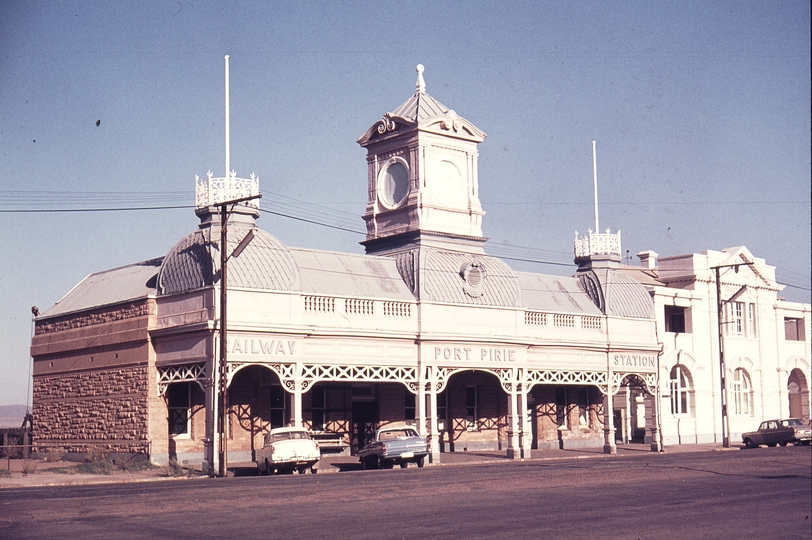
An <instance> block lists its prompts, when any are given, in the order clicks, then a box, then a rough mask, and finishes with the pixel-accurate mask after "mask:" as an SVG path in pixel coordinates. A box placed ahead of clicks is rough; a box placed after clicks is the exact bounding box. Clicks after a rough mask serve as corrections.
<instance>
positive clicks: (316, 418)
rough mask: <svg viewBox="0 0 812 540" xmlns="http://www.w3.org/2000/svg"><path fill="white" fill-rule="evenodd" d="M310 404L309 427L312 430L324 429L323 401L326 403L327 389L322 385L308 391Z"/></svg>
mask: <svg viewBox="0 0 812 540" xmlns="http://www.w3.org/2000/svg"><path fill="white" fill-rule="evenodd" d="M310 394H311V398H310V399H311V400H312V401H311V404H310V419H311V422H310V423H311V424H312V425H311V429H312V430H313V431H324V422H325V421H326V420H327V419H326V418H325V416H326V415H325V403H327V397H326V394H327V389H326V388H324V387H323V386H316V387H315V388H313V390H311V391H310Z"/></svg>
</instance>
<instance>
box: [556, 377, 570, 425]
mask: <svg viewBox="0 0 812 540" xmlns="http://www.w3.org/2000/svg"><path fill="white" fill-rule="evenodd" d="M555 423H556V424H558V427H560V428H566V427H568V425H567V389H566V388H563V387H561V386H559V387H557V388H556V389H555Z"/></svg>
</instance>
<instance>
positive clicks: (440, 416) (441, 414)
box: [437, 390, 448, 431]
mask: <svg viewBox="0 0 812 540" xmlns="http://www.w3.org/2000/svg"><path fill="white" fill-rule="evenodd" d="M446 403H447V402H446V394H445V390H443V391H442V392H440V393H439V394H437V424H438V427H439V429H440V431H444V428H445V421H446V411H447V410H448V409H447V405H446ZM440 426H441V427H440Z"/></svg>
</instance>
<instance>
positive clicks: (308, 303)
mask: <svg viewBox="0 0 812 540" xmlns="http://www.w3.org/2000/svg"><path fill="white" fill-rule="evenodd" d="M304 306H305V311H315V312H317V313H335V312H336V299H335V298H330V297H328V296H305V297H304Z"/></svg>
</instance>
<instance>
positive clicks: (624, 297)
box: [591, 268, 654, 319]
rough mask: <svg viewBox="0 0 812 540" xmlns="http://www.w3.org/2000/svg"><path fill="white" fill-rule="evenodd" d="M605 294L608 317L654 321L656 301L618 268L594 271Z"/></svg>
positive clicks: (639, 284) (604, 308)
mask: <svg viewBox="0 0 812 540" xmlns="http://www.w3.org/2000/svg"><path fill="white" fill-rule="evenodd" d="M591 272H593V273H594V275H595V277H596V278H597V279H598V282H599V283H600V287H601V291H602V292H603V301H604V306H603V310H604V313H605V314H606V315H610V316H615V317H629V318H632V319H653V318H654V301H653V300H652V299H651V295H650V294H649V293H648V291H646V288H645V287H644V286H643V285H642V284H641V283H640V282H639V281H637V280H636V279H634V278H633V277H631V276H629V275H627V274H626V273H625V272H623V271H622V270H620V269H617V268H599V269H593V270H591Z"/></svg>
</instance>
